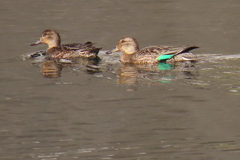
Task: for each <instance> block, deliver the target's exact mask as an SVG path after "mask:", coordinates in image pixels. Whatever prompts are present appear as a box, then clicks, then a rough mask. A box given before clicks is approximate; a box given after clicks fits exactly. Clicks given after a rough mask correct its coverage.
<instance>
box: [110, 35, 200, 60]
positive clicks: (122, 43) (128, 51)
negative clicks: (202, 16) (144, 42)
mask: <svg viewBox="0 0 240 160" xmlns="http://www.w3.org/2000/svg"><path fill="white" fill-rule="evenodd" d="M196 48H199V47H197V46H194V45H192V46H179V47H174V46H161V47H160V46H149V47H145V48H143V49H141V50H140V49H139V44H138V41H137V40H136V38H134V37H131V36H125V37H122V38H121V39H120V40H119V41H118V44H117V45H116V47H115V48H114V49H113V50H112V51H110V52H108V53H107V54H111V53H113V52H118V51H122V52H123V54H121V56H120V61H121V63H135V64H155V63H159V62H166V63H174V62H180V61H191V62H192V61H197V60H198V59H197V56H196V55H194V54H192V53H190V52H189V51H190V50H193V49H196Z"/></svg>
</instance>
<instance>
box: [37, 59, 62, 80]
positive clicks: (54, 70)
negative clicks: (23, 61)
mask: <svg viewBox="0 0 240 160" xmlns="http://www.w3.org/2000/svg"><path fill="white" fill-rule="evenodd" d="M62 68H63V66H62V64H61V63H57V62H56V61H54V60H47V61H44V62H42V64H41V72H42V75H43V77H45V78H58V77H61V71H62Z"/></svg>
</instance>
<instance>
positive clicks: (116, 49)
mask: <svg viewBox="0 0 240 160" xmlns="http://www.w3.org/2000/svg"><path fill="white" fill-rule="evenodd" d="M119 51H121V50H120V49H119V48H118V47H117V46H116V47H115V48H114V49H112V50H111V51H108V52H107V54H111V53H113V52H119Z"/></svg>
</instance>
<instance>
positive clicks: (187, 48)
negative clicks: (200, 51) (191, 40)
mask: <svg viewBox="0 0 240 160" xmlns="http://www.w3.org/2000/svg"><path fill="white" fill-rule="evenodd" d="M197 48H199V47H198V46H194V45H193V46H187V47H186V48H185V49H184V50H182V52H189V51H191V50H193V49H197ZM182 52H181V53H182Z"/></svg>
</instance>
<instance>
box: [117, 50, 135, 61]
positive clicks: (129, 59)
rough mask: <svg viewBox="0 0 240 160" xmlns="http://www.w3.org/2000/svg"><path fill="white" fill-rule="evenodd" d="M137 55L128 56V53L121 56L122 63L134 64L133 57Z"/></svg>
mask: <svg viewBox="0 0 240 160" xmlns="http://www.w3.org/2000/svg"><path fill="white" fill-rule="evenodd" d="M135 53H136V52H135ZM135 53H131V54H128V53H125V52H124V53H123V54H122V55H121V58H120V60H121V62H122V63H132V62H133V56H134V54H135Z"/></svg>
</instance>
